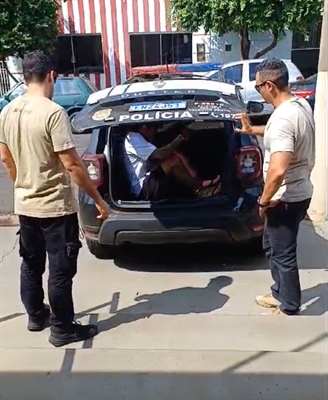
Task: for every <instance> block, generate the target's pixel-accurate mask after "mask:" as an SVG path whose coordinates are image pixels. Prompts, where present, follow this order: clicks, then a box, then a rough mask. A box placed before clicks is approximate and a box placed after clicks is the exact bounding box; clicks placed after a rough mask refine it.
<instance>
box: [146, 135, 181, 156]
mask: <svg viewBox="0 0 328 400" xmlns="http://www.w3.org/2000/svg"><path fill="white" fill-rule="evenodd" d="M185 140H186V139H185V138H184V137H183V136H182V135H179V136H177V137H176V138H175V139H174V140H173V141H172V142H171V143H169V144H168V145H166V146H163V147H161V148H159V149H156V150H154V151H153V153H152V154H151V155H150V156H149V160H150V161H155V162H161V161H164V160H166V159H167V158H169V157H170V156H171V155H172V154H173V153H174V152H175V150H176V149H177V148H178V147H179V146H180V144H181V143H183V142H184V141H185Z"/></svg>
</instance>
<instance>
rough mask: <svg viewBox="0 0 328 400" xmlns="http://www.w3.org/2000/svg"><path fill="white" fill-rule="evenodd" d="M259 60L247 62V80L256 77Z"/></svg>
mask: <svg viewBox="0 0 328 400" xmlns="http://www.w3.org/2000/svg"><path fill="white" fill-rule="evenodd" d="M260 64H261V63H260V62H258V63H257V62H254V63H250V64H249V80H250V81H255V77H256V68H257V67H258V66H259V65H260Z"/></svg>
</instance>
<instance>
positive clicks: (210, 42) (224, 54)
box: [193, 31, 293, 63]
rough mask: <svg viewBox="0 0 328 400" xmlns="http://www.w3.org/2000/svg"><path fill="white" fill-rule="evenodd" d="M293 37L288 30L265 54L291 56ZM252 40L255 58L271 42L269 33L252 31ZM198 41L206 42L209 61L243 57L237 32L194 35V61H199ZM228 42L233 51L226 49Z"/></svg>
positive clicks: (233, 59)
mask: <svg viewBox="0 0 328 400" xmlns="http://www.w3.org/2000/svg"><path fill="white" fill-rule="evenodd" d="M292 37H293V34H292V32H290V31H286V35H285V37H284V38H283V39H282V40H281V41H279V42H278V44H277V46H276V47H275V48H274V49H273V50H271V51H270V52H269V53H267V54H266V55H265V57H278V58H287V59H290V58H291V50H292ZM250 39H251V42H252V46H251V52H250V58H253V57H254V55H255V54H256V52H257V51H258V50H261V49H263V48H264V47H266V46H268V45H269V44H270V43H271V35H270V34H269V33H251V34H250ZM197 43H205V46H206V52H207V61H209V62H222V63H227V62H230V61H236V60H240V59H241V53H240V38H239V35H238V34H236V33H227V34H225V35H223V36H222V37H219V36H217V35H205V34H204V32H202V31H200V32H199V33H195V34H194V37H193V61H194V62H196V61H197ZM226 44H228V45H229V44H230V45H231V51H225V46H226Z"/></svg>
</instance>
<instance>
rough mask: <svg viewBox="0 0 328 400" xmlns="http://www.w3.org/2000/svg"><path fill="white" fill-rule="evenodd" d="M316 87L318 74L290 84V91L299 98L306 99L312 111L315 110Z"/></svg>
mask: <svg viewBox="0 0 328 400" xmlns="http://www.w3.org/2000/svg"><path fill="white" fill-rule="evenodd" d="M316 87H317V74H315V75H312V76H309V77H308V78H306V79H303V80H301V81H296V82H291V84H290V90H291V91H292V92H293V93H294V94H296V95H297V96H300V97H304V98H305V99H306V100H307V101H308V102H309V104H310V106H311V108H312V110H314V104H315V92H316Z"/></svg>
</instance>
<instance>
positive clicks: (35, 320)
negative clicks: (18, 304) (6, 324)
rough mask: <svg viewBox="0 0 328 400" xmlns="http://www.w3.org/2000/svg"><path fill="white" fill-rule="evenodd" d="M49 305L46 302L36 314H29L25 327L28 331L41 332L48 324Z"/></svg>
mask: <svg viewBox="0 0 328 400" xmlns="http://www.w3.org/2000/svg"><path fill="white" fill-rule="evenodd" d="M49 317H50V307H49V306H48V304H45V305H44V306H43V310H41V311H39V312H38V314H37V315H34V316H32V315H29V317H28V324H27V329H28V330H29V331H30V332H41V331H43V330H44V329H45V328H48V326H49Z"/></svg>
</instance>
